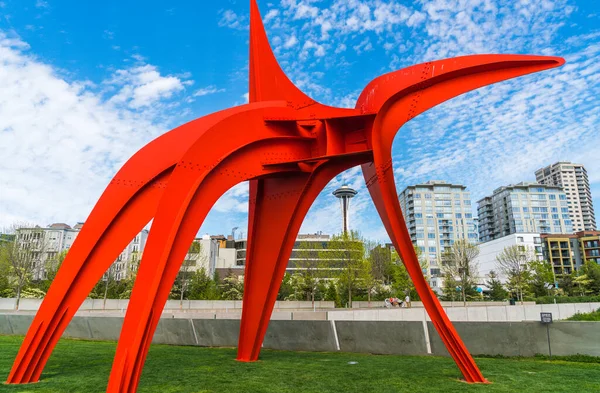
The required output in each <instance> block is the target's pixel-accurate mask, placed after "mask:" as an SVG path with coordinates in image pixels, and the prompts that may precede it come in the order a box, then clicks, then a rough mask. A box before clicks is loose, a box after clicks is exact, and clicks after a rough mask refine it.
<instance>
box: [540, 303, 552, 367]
mask: <svg viewBox="0 0 600 393" xmlns="http://www.w3.org/2000/svg"><path fill="white" fill-rule="evenodd" d="M540 320H541V322H542V324H543V325H546V334H547V335H548V355H550V359H552V347H551V346H550V324H551V323H552V313H551V312H541V313H540Z"/></svg>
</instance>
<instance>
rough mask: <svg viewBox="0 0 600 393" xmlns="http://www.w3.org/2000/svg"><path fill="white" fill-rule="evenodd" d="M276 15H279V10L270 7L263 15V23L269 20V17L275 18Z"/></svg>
mask: <svg viewBox="0 0 600 393" xmlns="http://www.w3.org/2000/svg"><path fill="white" fill-rule="evenodd" d="M277 15H279V10H277V9H272V10H270V11H269V12H267V15H265V18H264V20H265V23H266V22H269V21H270V20H271V19H273V18H275V17H276V16H277Z"/></svg>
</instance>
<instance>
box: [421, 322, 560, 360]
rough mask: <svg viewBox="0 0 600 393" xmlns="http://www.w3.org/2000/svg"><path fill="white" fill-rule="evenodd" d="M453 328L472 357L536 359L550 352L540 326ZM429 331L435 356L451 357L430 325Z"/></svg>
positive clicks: (504, 324)
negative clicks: (491, 356) (530, 357)
mask: <svg viewBox="0 0 600 393" xmlns="http://www.w3.org/2000/svg"><path fill="white" fill-rule="evenodd" d="M454 327H455V328H456V331H457V332H458V334H459V335H460V337H461V338H462V339H463V342H464V343H465V345H466V346H467V349H468V350H469V352H470V353H471V354H473V355H482V354H486V355H503V356H533V355H535V354H537V353H546V352H547V348H548V345H547V340H545V331H546V330H545V328H544V327H543V326H542V324H540V323H537V322H456V323H455V324H454ZM427 328H428V330H429V340H430V343H431V352H432V354H433V355H438V356H449V354H448V351H447V350H446V347H445V346H444V344H443V342H442V340H441V339H440V336H439V334H438V333H437V331H436V330H435V328H434V327H433V324H432V323H431V322H428V323H427ZM544 345H545V346H544ZM544 351H546V352H544Z"/></svg>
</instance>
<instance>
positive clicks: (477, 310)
mask: <svg viewBox="0 0 600 393" xmlns="http://www.w3.org/2000/svg"><path fill="white" fill-rule="evenodd" d="M487 310H488V307H467V318H468V319H467V320H468V321H487V320H488V313H487Z"/></svg>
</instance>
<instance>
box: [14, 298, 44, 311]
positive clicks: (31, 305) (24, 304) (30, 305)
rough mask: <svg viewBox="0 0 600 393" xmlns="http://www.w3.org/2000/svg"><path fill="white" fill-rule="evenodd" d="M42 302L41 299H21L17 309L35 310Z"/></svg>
mask: <svg viewBox="0 0 600 393" xmlns="http://www.w3.org/2000/svg"><path fill="white" fill-rule="evenodd" d="M40 304H42V299H21V300H19V311H37V310H38V309H39V308H40Z"/></svg>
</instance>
